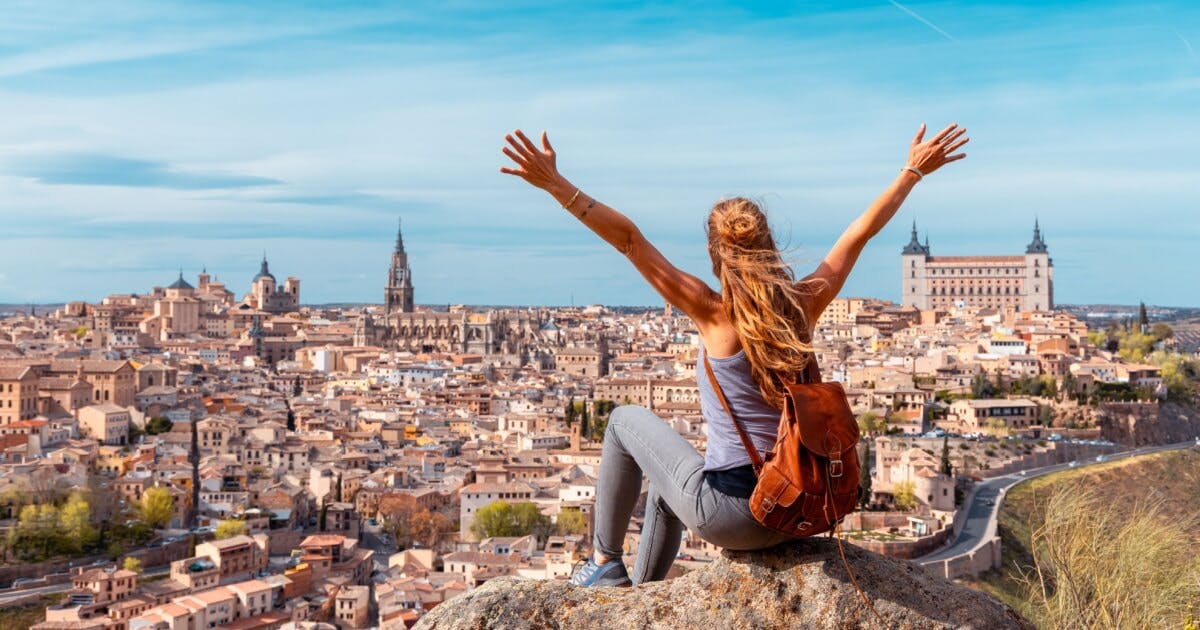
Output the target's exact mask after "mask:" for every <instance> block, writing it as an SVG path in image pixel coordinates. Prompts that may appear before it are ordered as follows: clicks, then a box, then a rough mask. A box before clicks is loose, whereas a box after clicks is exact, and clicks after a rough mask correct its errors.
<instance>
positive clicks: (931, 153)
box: [908, 123, 970, 175]
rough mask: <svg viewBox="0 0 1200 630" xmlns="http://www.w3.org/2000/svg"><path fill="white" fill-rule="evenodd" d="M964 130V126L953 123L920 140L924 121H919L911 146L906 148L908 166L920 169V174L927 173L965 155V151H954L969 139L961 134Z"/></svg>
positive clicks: (923, 131)
mask: <svg viewBox="0 0 1200 630" xmlns="http://www.w3.org/2000/svg"><path fill="white" fill-rule="evenodd" d="M966 132H967V128H966V127H959V126H958V123H954V124H952V125H950V126H949V127H946V128H945V129H943V130H941V131H940V132H938V134H937V135H936V136H934V137H932V138H930V139H929V140H925V141H922V139H923V138H924V137H925V123H921V128H920V129H917V135H916V136H915V137H914V138H913V141H912V148H910V149H909V150H908V166H911V167H913V168H915V169H917V170H918V171H921V174H922V175H928V174H930V173H932V172H934V171H936V170H938V169H939V168H941V167H942V166H943V165H946V164H949V163H950V162H954V161H956V160H961V159H963V158H965V157H967V154H966V153H957V154H956V153H954V152H955V151H957V150H958V149H959V148H961V147H962V146H963V145H964V144H966V143H967V141H969V140H970V138H968V137H965V136H963V134H964V133H966ZM960 138H961V140H960Z"/></svg>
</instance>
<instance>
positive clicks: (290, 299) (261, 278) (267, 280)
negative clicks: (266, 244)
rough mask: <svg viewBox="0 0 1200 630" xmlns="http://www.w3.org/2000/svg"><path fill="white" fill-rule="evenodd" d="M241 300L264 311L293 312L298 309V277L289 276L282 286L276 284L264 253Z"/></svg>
mask: <svg viewBox="0 0 1200 630" xmlns="http://www.w3.org/2000/svg"><path fill="white" fill-rule="evenodd" d="M242 301H243V302H244V303H246V304H248V305H250V306H251V307H253V308H256V309H258V310H260V311H263V312H264V313H294V312H296V311H299V310H300V279H299V278H296V277H294V276H289V277H288V279H287V280H285V281H284V282H283V286H277V285H276V283H275V276H274V275H272V274H271V270H270V268H269V267H268V265H267V257H266V255H264V256H263V259H262V264H261V265H260V266H259V269H258V275H256V276H254V281H253V282H251V283H250V293H248V294H247V295H246V297H245V298H244V299H243V300H242Z"/></svg>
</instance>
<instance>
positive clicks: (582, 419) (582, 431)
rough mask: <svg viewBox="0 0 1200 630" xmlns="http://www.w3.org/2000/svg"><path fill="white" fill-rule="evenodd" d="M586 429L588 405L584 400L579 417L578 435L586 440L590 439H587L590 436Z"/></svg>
mask: <svg viewBox="0 0 1200 630" xmlns="http://www.w3.org/2000/svg"><path fill="white" fill-rule="evenodd" d="M588 429H589V427H588V404H587V400H584V401H583V413H581V414H580V415H579V435H582V436H583V437H584V438H586V439H591V438H590V437H589V436H590V435H591V434H590V433H588Z"/></svg>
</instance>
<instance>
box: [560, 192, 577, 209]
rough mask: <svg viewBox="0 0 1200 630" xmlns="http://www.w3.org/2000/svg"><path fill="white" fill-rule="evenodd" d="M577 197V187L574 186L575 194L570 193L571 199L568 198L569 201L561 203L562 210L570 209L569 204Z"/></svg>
mask: <svg viewBox="0 0 1200 630" xmlns="http://www.w3.org/2000/svg"><path fill="white" fill-rule="evenodd" d="M578 198H579V189H578V188H576V189H575V194H574V195H571V200H570V201H568V202H567V203H564V204H563V210H567V211H570V210H571V204H573V203H575V200H576V199H578Z"/></svg>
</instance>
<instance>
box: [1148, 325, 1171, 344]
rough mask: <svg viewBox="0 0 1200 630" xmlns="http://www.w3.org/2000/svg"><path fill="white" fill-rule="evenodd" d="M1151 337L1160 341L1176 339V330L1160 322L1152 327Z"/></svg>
mask: <svg viewBox="0 0 1200 630" xmlns="http://www.w3.org/2000/svg"><path fill="white" fill-rule="evenodd" d="M1150 336H1152V337H1154V338H1155V339H1157V340H1159V341H1163V340H1164V339H1170V338H1171V337H1174V336H1175V330H1174V329H1172V328H1171V327H1170V326H1168V325H1167V324H1164V323H1162V322H1159V323H1157V324H1154V325H1153V326H1151V327H1150Z"/></svg>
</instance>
